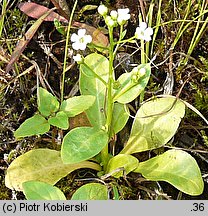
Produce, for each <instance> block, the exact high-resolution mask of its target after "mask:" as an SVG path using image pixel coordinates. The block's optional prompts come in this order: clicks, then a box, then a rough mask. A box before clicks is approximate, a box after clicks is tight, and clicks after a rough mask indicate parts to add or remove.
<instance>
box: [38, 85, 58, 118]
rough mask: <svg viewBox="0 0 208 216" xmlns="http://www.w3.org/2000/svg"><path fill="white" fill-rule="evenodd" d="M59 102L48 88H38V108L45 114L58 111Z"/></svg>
mask: <svg viewBox="0 0 208 216" xmlns="http://www.w3.org/2000/svg"><path fill="white" fill-rule="evenodd" d="M58 109H59V102H58V100H57V99H56V97H55V96H53V95H52V94H51V93H49V92H48V91H47V90H46V89H44V88H41V87H39V88H38V110H39V111H40V113H41V114H42V115H44V116H49V115H51V114H52V113H54V112H56V111H58Z"/></svg>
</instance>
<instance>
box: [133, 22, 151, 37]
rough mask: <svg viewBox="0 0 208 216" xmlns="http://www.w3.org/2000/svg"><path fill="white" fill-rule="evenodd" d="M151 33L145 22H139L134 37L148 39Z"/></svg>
mask: <svg viewBox="0 0 208 216" xmlns="http://www.w3.org/2000/svg"><path fill="white" fill-rule="evenodd" d="M152 34H153V29H152V28H150V27H148V28H147V23H145V22H141V23H140V24H139V27H137V28H136V32H135V37H136V38H137V39H141V40H145V41H150V40H151V35H152Z"/></svg>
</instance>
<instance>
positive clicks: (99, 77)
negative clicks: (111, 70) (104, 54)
mask: <svg viewBox="0 0 208 216" xmlns="http://www.w3.org/2000/svg"><path fill="white" fill-rule="evenodd" d="M82 65H83V66H84V67H86V68H87V70H89V71H90V72H91V73H92V74H93V75H94V76H95V77H96V78H97V79H99V80H100V81H101V82H102V83H103V84H104V85H105V86H107V83H106V81H105V80H104V79H103V78H102V77H101V76H99V75H97V74H96V73H95V71H94V70H93V69H91V68H90V67H89V66H88V65H87V64H86V63H84V62H83V63H82ZM86 76H87V74H86Z"/></svg>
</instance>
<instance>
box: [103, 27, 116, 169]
mask: <svg viewBox="0 0 208 216" xmlns="http://www.w3.org/2000/svg"><path fill="white" fill-rule="evenodd" d="M109 39H110V49H109V78H108V88H107V90H108V91H107V119H106V127H107V130H108V135H109V139H110V136H111V121H112V114H113V97H112V90H113V80H114V70H113V59H114V54H113V48H114V41H113V28H111V27H109ZM101 160H102V164H103V169H104V171H106V168H107V164H108V161H109V155H108V144H107V145H106V146H105V147H104V148H103V150H102V151H101Z"/></svg>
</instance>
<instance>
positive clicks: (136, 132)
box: [121, 97, 185, 154]
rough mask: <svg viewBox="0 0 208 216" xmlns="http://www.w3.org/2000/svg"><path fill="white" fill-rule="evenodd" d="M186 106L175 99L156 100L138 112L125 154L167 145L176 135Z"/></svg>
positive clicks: (143, 106) (146, 104)
mask: <svg viewBox="0 0 208 216" xmlns="http://www.w3.org/2000/svg"><path fill="white" fill-rule="evenodd" d="M184 114H185V105H184V103H183V102H181V101H180V100H179V99H177V98H175V97H166V98H156V99H154V100H151V101H148V102H146V103H144V104H143V105H142V106H141V107H140V109H139V110H138V112H137V114H136V116H135V120H134V123H133V126H132V129H131V134H130V137H129V140H128V142H127V144H126V146H125V147H124V149H123V150H122V151H121V153H122V154H123V153H124V154H132V153H136V152H142V151H147V150H151V149H155V148H159V147H161V146H163V145H165V144H166V143H167V142H168V141H169V140H170V139H171V138H172V137H173V136H174V135H175V133H176V131H177V129H178V126H179V124H180V122H181V118H183V116H184Z"/></svg>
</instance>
